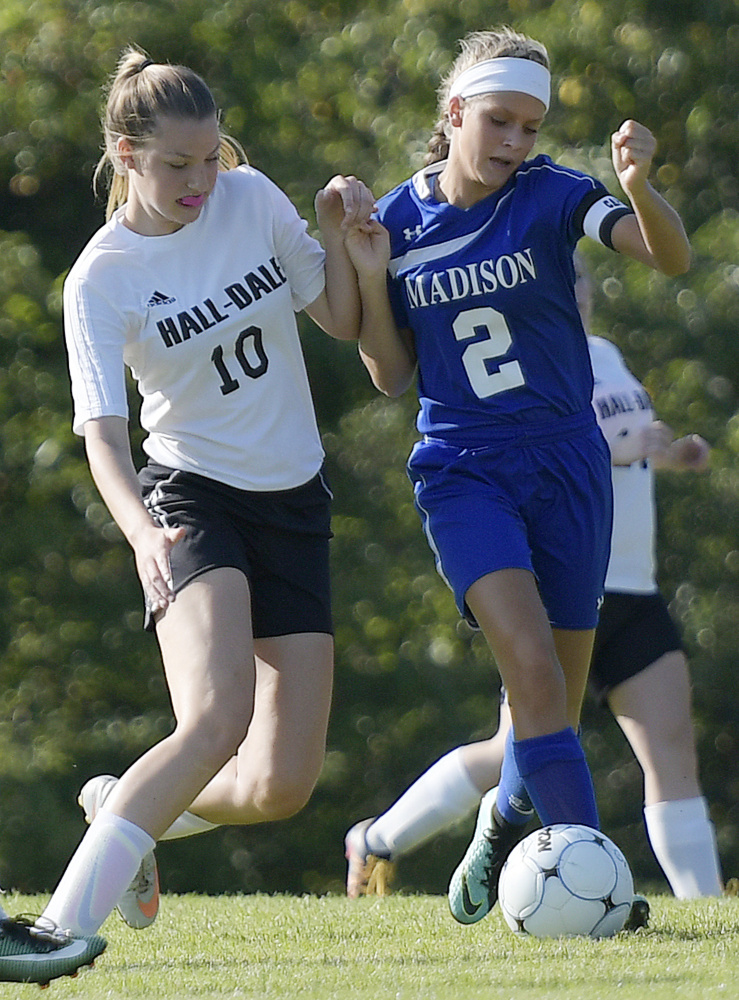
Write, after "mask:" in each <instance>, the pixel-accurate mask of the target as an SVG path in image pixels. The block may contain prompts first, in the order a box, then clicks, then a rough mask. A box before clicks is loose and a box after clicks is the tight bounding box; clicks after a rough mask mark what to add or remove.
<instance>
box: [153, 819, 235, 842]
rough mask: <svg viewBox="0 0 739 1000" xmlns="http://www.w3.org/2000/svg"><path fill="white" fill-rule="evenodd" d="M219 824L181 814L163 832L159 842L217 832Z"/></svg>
mask: <svg viewBox="0 0 739 1000" xmlns="http://www.w3.org/2000/svg"><path fill="white" fill-rule="evenodd" d="M219 825H220V824H218V823H211V822H210V821H209V820H207V819H202V818H201V817H200V816H196V815H195V813H191V812H183V813H182V815H180V816H178V817H177V819H176V820H175V821H174V823H173V824H172V826H170V827H169V829H167V830H165V831H164V833H163V834H162V835H161V837H160V838H159V839H160V840H179V839H180V837H194V836H195V834H197V833H207V832H208V830H217V829H218V827H219Z"/></svg>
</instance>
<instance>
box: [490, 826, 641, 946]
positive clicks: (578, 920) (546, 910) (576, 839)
mask: <svg viewBox="0 0 739 1000" xmlns="http://www.w3.org/2000/svg"><path fill="white" fill-rule="evenodd" d="M633 896H634V880H633V878H632V875H631V869H630V868H629V865H628V863H627V861H626V858H625V857H624V856H623V854H622V853H621V851H620V850H619V849H618V847H616V845H615V844H614V843H613V841H612V840H609V839H608V837H606V836H605V834H602V833H600V832H599V831H598V830H593V829H592V828H591V827H589V826H580V825H577V824H574V823H558V824H556V825H554V826H545V827H543V828H542V829H540V830H535V831H534V832H533V833H531V834H529V836H528V837H526V838H525V839H524V840H522V841H521V842H520V843H518V844H516V846H515V847H514V848H513V850H512V851H511V853H510V854H509V856H508V858H507V859H506V862H505V864H504V865H503V869H502V871H501V873H500V881H499V883H498V899H499V901H500V907H501V909H502V911H503V916H504V917H505V920H506V923H507V924H508V926H509V927H510V928H511V929H512V930H514V931H516V932H517V933H519V934H532V935H533V936H534V937H538V938H549V937H573V936H575V935H589V936H590V937H596V938H597V937H611V936H612V935H613V934H618V932H619V931H620V930H621V928H622V927H623V925H624V923H625V921H626V918H627V917H628V915H629V911H630V909H631V903H632V900H633Z"/></svg>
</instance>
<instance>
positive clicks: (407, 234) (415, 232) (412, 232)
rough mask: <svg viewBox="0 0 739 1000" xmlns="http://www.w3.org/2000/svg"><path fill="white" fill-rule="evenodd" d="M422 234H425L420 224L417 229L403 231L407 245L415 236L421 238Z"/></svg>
mask: <svg viewBox="0 0 739 1000" xmlns="http://www.w3.org/2000/svg"><path fill="white" fill-rule="evenodd" d="M422 232H423V227H422V226H421V223H420V222H419V223H418V225H417V226H416V228H415V229H404V230H403V239H404V240H405V242H406V243H410V241H411V240H412V239H413V237H414V236H420V235H421V233H422Z"/></svg>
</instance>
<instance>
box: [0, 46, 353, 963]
mask: <svg viewBox="0 0 739 1000" xmlns="http://www.w3.org/2000/svg"><path fill="white" fill-rule="evenodd" d="M104 131H105V141H106V152H105V156H104V158H103V162H104V163H105V164H106V165H108V166H110V167H112V169H113V183H112V186H111V192H110V200H109V210H110V211H109V215H110V221H109V222H108V224H107V225H106V226H104V227H103V228H102V229H101V230H100V231H99V232H98V233H97V234H96V235H95V236H94V237H93V239H92V240H91V241H90V243H89V244H88V246H87V247H86V248H85V249H84V251H83V252H82V254H81V255H80V257H79V259H78V260H77V262H76V263H75V265H74V267H73V268H72V270H71V272H70V274H69V276H68V278H67V281H66V283H65V289H64V300H65V327H66V336H67V344H68V351H69V359H70V370H71V377H72V391H73V397H74V410H75V415H74V428H75V430H76V431H77V433H79V434H82V435H84V438H85V445H86V449H87V453H88V458H89V462H90V467H91V471H92V474H93V477H94V479H95V482H96V484H97V486H98V488H99V489H100V492H101V495H102V497H103V499H104V500H105V502H106V504H107V505H108V507H109V509H110V511H111V513H112V515H113V517H114V518H115V520H116V522H117V523H118V525H119V526H120V528H121V530H122V531H123V534H124V535H125V537H126V538H127V539H128V541H129V542H130V544H131V546H132V548H133V550H134V554H135V558H136V567H137V571H138V574H139V577H140V580H141V584H142V587H143V590H144V595H145V598H146V607H147V625H148V626H149V627H152V628H154V629H155V631H156V635H157V639H158V642H159V645H160V648H161V652H162V658H163V661H164V669H165V672H166V677H167V683H168V686H169V691H170V695H171V699H172V704H173V708H174V713H175V717H176V727H175V729H174V731H173V733H172V734H171V735H170V736H168V737H167V738H165V739H164V740H162V741H161V742H160V743H159V744H157V745H156V746H154V747H153V748H152V749H151V750H149V751H148V752H147V753H145V754H144V755H143V756H142V757H141V758H140V759H139V760H138V761H136V762H135V763H134V764H133V765H132V766H131V767H130V768H129V770H128V771H127V772H126V773H125V774H124V775H123V777H122V778H120V780H117V781H116V780H115V779H113V778H111V777H110V776H102V777H100V778H97V779H93V780H92V781H91V782H89V783H88V785H87V786H85V788H84V789H83V791H82V794H81V804H82V805H83V806H84V808H85V811H86V814H87V818H88V821H90V822H91V826H90V829H89V831H88V832H87V834H86V836H85V838H84V839H83V841H82V843H81V845H80V847H79V849H78V851H77V853H76V854H75V856H74V857H73V859H72V861H71V862H70V865H69V866H68V868H67V870H66V872H65V874H64V876H63V878H62V880H61V882H60V884H59V886H58V887H57V890H56V891H55V893H54V895H53V897H52V899H51V902H50V904H49V906H48V908H47V910H46V911H45V914H44V916H45V918H46V919H47V920H53V921H54V923H55V924H57V925H59V926H61V927H64V928H65V929H69V930H71V931H72V932H73V933H74V934H76V935H90V934H92V933H93V932H94V931H95V930H97V928H98V927H99V926H100V924H102V922H103V920H104V919H105V918H106V917H107V915H108V914H109V912H110V911H111V910H112V909H113V907H114V906H116V904H118V903H119V901H121V897H122V895H123V894H124V891H125V890H126V887H127V886H129V883H131V882H132V879H133V877H134V875H135V874H136V872H137V869H139V868H140V865H142V861H143V862H144V864H143V869H142V870H141V871H140V872H139V876H140V877H139V878H138V879H137V881H136V883H135V884H134V886H133V888H132V889H131V891H130V893H129V894H128V898H127V899H124V900H123V901H122V907H123V913H124V916H126V919H127V920H128V922H129V923H131V925H132V926H137V927H141V926H146V924H148V923H150V922H151V920H152V919H153V918H154V916H155V915H156V909H157V895H158V892H157V885H156V869H155V866H154V865H153V860H152V858H151V851H152V848H153V846H154V844H155V843H156V841H157V840H158V839H159V838H160V837H162V836H163V835H170V836H182V835H187V834H190V833H198V832H201V831H203V830H207V829H212V828H213V826H214V825H218V824H246V823H260V822H264V821H268V820H275V819H282V818H284V817H287V816H290V815H292V814H293V813H295V812H296V811H297V810H299V809H300V808H301V807H302V806H303V805H304V803H305V802H306V800H307V799H308V797H309V796H310V794H311V791H312V789H313V786H314V784H315V781H316V779H317V777H318V774H319V771H320V769H321V765H322V761H323V754H324V745H325V735H326V727H327V720H328V712H329V702H330V698H331V687H332V669H333V639H332V623H331V614H330V606H329V582H328V540H329V536H330V528H329V499H330V494H329V491H328V488H327V486H326V484H325V482H324V480H323V477H322V472H321V469H322V462H323V450H322V447H321V441H320V438H319V435H318V431H317V428H316V422H315V418H314V413H313V407H312V402H311V398H310V392H309V388H308V381H307V377H306V371H305V367H304V364H303V358H302V354H301V350H300V344H299V339H298V331H297V325H296V319H295V313H296V312H298V311H300V310H302V309H305V310H306V311H307V312H308V313H309V315H310V316H311V317H312V318H313V319H314V320H315V322H316V323H318V325H319V326H321V327H322V328H323V329H324V330H325V331H326V332H327V333H329V334H331V335H332V336H334V337H338V338H345V337H347V336H352V335H353V334H354V333H355V331H356V325H357V323H358V318H359V296H358V291H357V286H356V277H355V272H354V269H353V268H352V265H351V263H350V261H349V259H348V257H347V254H346V251H345V248H344V243H343V236H344V229H345V227H346V226H349V225H352V224H355V223H356V222H358V221H362V220H366V219H367V218H368V217H369V214H370V212H371V211H372V208H373V200H372V196H371V193H370V192H369V190H368V189H367V188H366V187H365V186H364V185H363V184H361V183H360V182H358V181H357V180H356V179H355V178H343V177H336V178H334V179H333V180H332V181H331V182H330V183H329V184H328V185H327V186H326V187H325V188H324V189H323V190H321V191H320V192H319V193H318V195H317V196H316V212H317V216H318V221H319V224H320V225H321V227H322V230H323V233H324V237H325V252H324V250H323V249H322V248H321V246H320V245H319V244H318V243H317V242H316V241H315V240H314V239H313V238H312V237H310V236H309V235H308V234H307V232H306V228H307V227H306V223H305V222H304V221H303V220H302V219H300V217H299V216H298V214H297V212H296V211H295V209H294V207H293V206H292V205H291V203H290V202H289V201H288V199H287V198H286V196H285V195H284V194H283V193H282V192H281V191H280V190H279V189H278V188H277V187H276V186H275V185H274V184H273V183H271V182H270V181H269V180H268V179H267V178H266V177H265V176H264V175H263V174H261V173H259V172H258V171H257V170H254V169H252V168H251V167H249V166H247V165H239V164H238V160H239V157H238V149H237V148H236V146H235V144H234V143H233V142H231V141H230V140H228V139H227V138H225V137H223V136H222V135H221V134H220V131H219V125H218V113H217V108H216V105H215V103H214V100H213V97H212V95H211V93H210V91H209V89H208V88H207V86H206V85H205V84H204V83H203V81H202V80H201V79H200V78H199V77H198V76H197V75H196V74H195V73H194V72H192V71H191V70H189V69H187V68H185V67H181V66H172V65H169V64H156V63H153V62H152V60H151V59H148V58H146V57H145V55H144V54H142V53H141V52H139V51H136V50H129V51H128V52H127V53H126V54H125V55H124V56H123V58H122V60H121V62H120V65H119V67H118V72H117V74H116V76H115V78H114V80H113V82H112V85H111V88H110V92H109V96H108V102H107V110H106V118H105V126H104ZM126 367H128V368H129V369H130V371H131V373H132V374H133V377H134V379H135V380H136V382H137V385H138V389H139V392H140V394H141V397H142V405H141V418H140V419H141V423H142V425H143V427H144V429H145V430H146V432H147V435H148V436H147V438H146V440H145V442H144V449H145V451H146V452H147V454H148V456H149V463H148V465H147V466H146V468H145V469H144V470H142V472H141V475H140V477H139V476H137V473H136V471H135V469H134V465H133V461H132V457H131V448H130V443H129V428H128V407H127V402H126V391H125V368H126ZM142 497H143V499H142ZM183 813H184V816H183ZM178 818H179V819H178ZM173 824H174V827H173ZM147 858H148V861H147V860H146V859H147ZM31 958H32V956H31V957H29V959H28V961H27V963H26V964H27V965H28V962H30V961H31ZM2 975H3V965H2V960H1V959H0V978H2Z"/></svg>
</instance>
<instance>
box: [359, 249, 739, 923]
mask: <svg viewBox="0 0 739 1000" xmlns="http://www.w3.org/2000/svg"><path fill="white" fill-rule="evenodd" d="M575 265H576V270H577V281H576V284H575V293H576V296H577V301H578V307H579V309H580V313H581V315H582V319H583V325H584V327H585V329H586V330H589V329H590V319H591V312H592V282H591V278H590V275H589V273H588V271H587V269H586V267H585V265H584V262H583V261H582V258H581V257H580V255H579V254H577V255H576V258H575ZM588 347H589V350H590V356H591V359H592V362H593V374H594V376H595V388H594V393H593V408H594V410H595V414H596V417H597V419H598V423H599V425H600V427H601V430H602V431H603V433H604V435H605V437H606V440H607V441H608V444H609V447H610V451H611V460H612V463H613V465H612V470H611V474H612V478H613V535H612V546H611V557H610V561H609V564H608V573H607V575H606V583H605V596H604V599H603V604H602V605H601V609H600V615H599V621H598V628H597V629H596V633H595V645H594V650H593V660H592V664H591V669H590V688H591V691H592V692H593V693H594V694H595V695H596V697H597V698H598V700H599V701H602V702H605V703H606V704H607V705H608V707H609V708H610V710H611V711H612V712H613V715H614V717H615V718H616V720H617V721H618V723H619V725H620V726H621V729H622V730H623V732H624V735H625V736H626V738H627V739H628V741H629V743H630V744H631V747H632V749H633V751H634V754H635V756H636V758H637V760H638V762H639V764H640V765H641V767H642V770H643V772H644V820H645V824H646V828H647V833H648V836H649V840H650V843H651V845H652V848H653V850H654V853H655V856H656V857H657V860H658V861H659V863H660V865H661V867H662V870H663V871H664V873H665V876H666V877H667V880H668V882H669V884H670V887H671V889H672V891H673V893H674V894H675V896H677V897H678V898H679V899H689V898H693V897H697V896H717V895H720V893H721V890H722V886H721V870H720V863H719V859H718V852H717V848H716V838H715V832H714V828H713V824H712V823H711V820H710V817H709V814H708V809H707V805H706V800H705V798H704V797H703V793H702V790H701V785H700V780H699V775H698V760H697V753H696V747H695V735H694V732H693V723H692V718H691V695H690V678H689V674H688V664H687V661H686V659H685V654H684V652H683V650H682V643H681V640H680V636H679V634H678V631H677V629H676V627H675V625H674V623H673V621H672V619H671V618H670V615H669V612H668V611H667V607H666V605H665V601H664V598H663V597H662V595H661V593H660V592H659V588H658V586H657V582H656V578H655V572H656V553H655V535H656V524H655V500H654V470H655V469H659V468H667V469H674V470H678V471H701V470H702V469H703V468H705V465H706V461H707V458H708V452H709V447H708V444H707V443H706V442H705V441H704V440H703V438H701V437H699V436H698V435H695V434H690V435H687V436H685V437H681V438H678V439H675V440H673V436H672V433H671V432H670V430H669V428H667V427H666V425H665V424H663V423H661V422H660V421H656V420H655V418H654V411H653V408H652V403H651V400H650V398H649V396H648V394H647V393H646V391H645V389H644V388H643V386H642V385H641V384H640V383H639V382H638V380H637V379H636V378H635V377H634V376H633V375H632V374H631V372H630V371H629V370H628V368H627V367H626V365H625V363H624V360H623V358H622V356H621V353H620V352H619V350H618V349H617V348H616V346H615V345H614V344H612V343H610V342H609V341H607V340H604V339H603V338H601V337H593V336H589V337H588ZM509 725H510V713H509V711H508V706H507V705H506V704H505V702H504V703H503V704H502V706H501V717H500V724H499V727H498V732H497V733H496V734H495V736H494V737H493V738H492V739H491V740H490V741H480V742H478V743H470V744H468V745H467V746H462V747H457V748H456V749H454V750H452V751H450V752H449V753H447V754H445V755H444V756H443V757H441V758H440V759H439V760H438V761H436V763H435V764H433V765H432V766H431V767H430V768H429V769H428V771H426V772H425V773H424V774H422V775H421V777H420V778H419V779H418V780H417V781H416V782H414V784H413V785H412V786H411V787H410V788H408V790H407V791H406V792H405V793H404V794H403V795H402V796H401V797H400V798H399V799H398V800H397V801H396V802H395V803H393V805H392V806H391V807H390V808H389V809H388V810H387V811H386V812H384V813H383V814H382V815H381V816H378V817H377V818H375V819H370V820H364V821H362V822H360V823H358V824H356V825H355V826H353V827H352V829H351V830H350V831H349V833H348V834H347V840H346V853H347V861H348V872H347V893H348V895H349V896H352V897H356V896H359V895H362V894H364V893H369V894H374V893H384V892H386V891H387V890H388V888H389V885H388V883H389V878H390V875H391V867H390V865H389V864H388V862H390V864H392V862H393V861H395V860H397V859H398V858H400V857H402V856H403V855H405V854H407V853H409V852H410V851H411V850H413V849H415V848H416V847H418V846H419V845H420V844H422V843H424V842H425V841H426V840H428V839H429V838H430V837H432V836H434V835H435V834H437V833H439V832H441V831H442V830H444V829H446V828H447V827H449V826H450V825H451V824H452V823H454V822H456V821H458V820H459V819H461V818H462V817H464V816H465V815H466V814H467V813H468V812H469V811H470V810H471V809H472V808H473V807H474V806H477V805H478V800H479V798H480V794H481V793H487V792H488V789H491V788H493V786H494V785H495V784H496V783H497V781H498V778H499V775H500V765H501V762H502V758H503V751H504V747H505V738H506V734H507V731H508V728H509ZM494 799H495V790H494V789H493V791H492V792H491V793H488V794H486V795H485V797H484V798H483V800H482V804H481V805H480V809H479V816H480V820H479V821H480V824H481V826H482V828H483V829H485V828H486V825H487V824H488V823H489V818H490V810H491V806H492V802H493V801H494ZM486 912H488V910H487V909H485V908H484V907H483V908H481V909H480V910H478V911H476V912H475V914H474V916H475V918H476V919H480V918H481V917H482V916H484V915H485V913H486ZM462 916H463V917H465V914H464V913H462Z"/></svg>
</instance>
